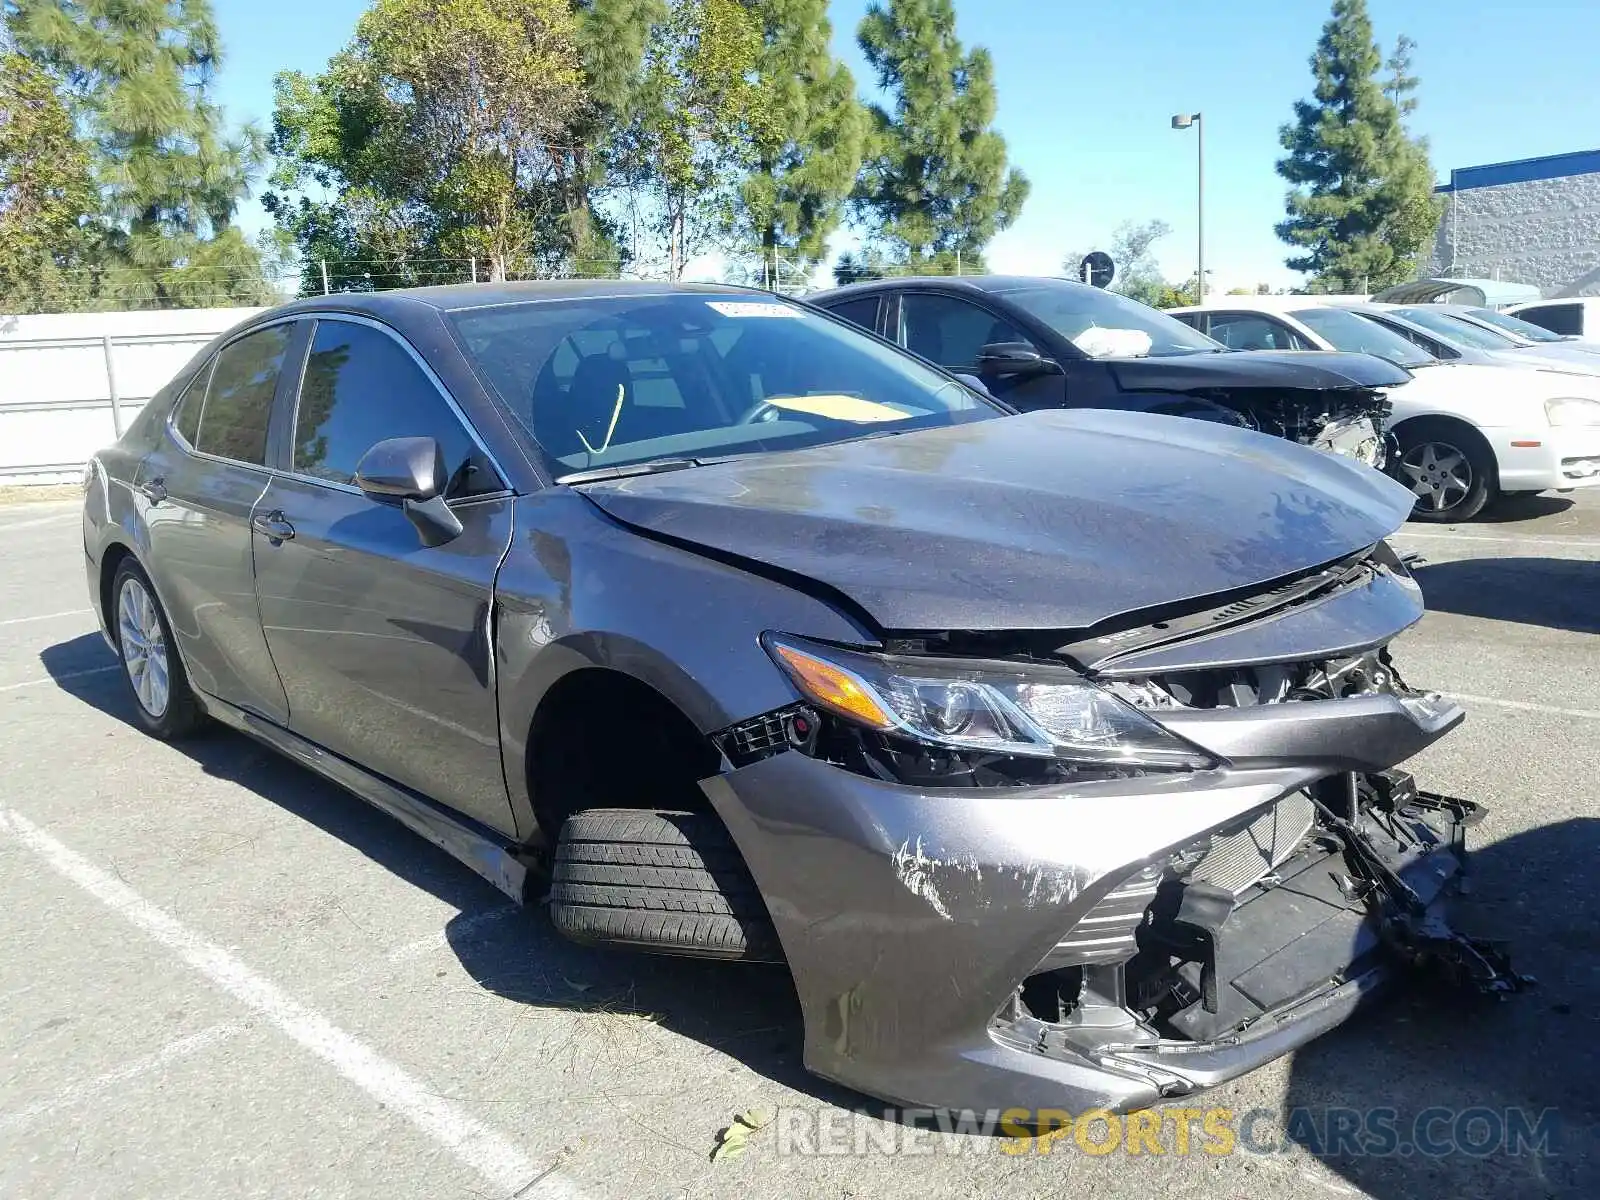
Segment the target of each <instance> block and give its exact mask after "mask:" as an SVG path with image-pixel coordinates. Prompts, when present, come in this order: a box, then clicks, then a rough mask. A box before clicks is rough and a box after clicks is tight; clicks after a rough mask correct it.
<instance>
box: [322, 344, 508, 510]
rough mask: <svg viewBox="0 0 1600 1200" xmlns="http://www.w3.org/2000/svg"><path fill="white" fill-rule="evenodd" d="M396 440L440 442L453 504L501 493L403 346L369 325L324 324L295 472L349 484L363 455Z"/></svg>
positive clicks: (481, 458)
mask: <svg viewBox="0 0 1600 1200" xmlns="http://www.w3.org/2000/svg"><path fill="white" fill-rule="evenodd" d="M395 437H431V438H433V439H434V440H435V441H437V442H438V443H439V445H440V447H441V448H442V449H443V450H444V461H445V466H446V468H447V469H448V470H449V472H450V486H449V489H448V491H447V495H448V496H449V497H451V498H456V497H460V496H471V495H482V494H485V493H488V492H497V491H500V490H501V488H502V487H503V485H502V484H501V482H500V480H499V479H498V478H497V477H496V476H495V473H494V468H493V467H491V466H490V465H489V462H488V460H487V459H486V458H485V457H484V455H483V452H482V451H481V450H479V449H478V447H477V444H476V443H475V442H473V440H472V439H471V437H469V436H468V434H467V431H466V429H465V428H464V427H463V426H462V424H461V421H460V420H459V419H458V418H457V417H456V415H455V413H454V412H452V411H451V409H450V406H449V404H448V403H446V401H445V399H444V397H443V396H442V395H440V394H439V389H438V388H437V387H435V386H434V383H433V380H432V379H430V378H429V377H428V375H427V374H426V372H424V371H423V370H422V368H421V367H419V366H418V365H417V364H416V361H415V360H414V359H413V358H412V357H411V355H410V354H408V353H407V352H406V350H405V348H404V347H402V346H401V345H400V343H399V342H397V341H395V340H394V338H392V337H390V336H389V335H388V334H386V333H384V332H382V331H381V330H378V329H374V328H372V326H370V325H359V324H357V323H356V322H354V321H335V320H320V321H318V322H317V332H316V336H315V337H314V338H313V339H312V341H311V353H310V355H309V356H308V357H307V359H306V370H305V375H304V377H303V378H302V379H301V381H300V402H299V407H298V408H297V409H296V412H295V427H294V469H295V470H296V471H297V472H298V473H300V474H302V475H310V476H313V477H315V478H317V479H327V480H330V481H332V482H334V483H350V482H351V481H352V480H354V478H355V474H356V464H357V463H359V462H360V461H361V456H362V455H363V454H365V453H366V452H367V451H368V450H370V449H372V447H373V446H374V445H376V444H377V443H378V442H381V441H383V440H384V439H385V438H395Z"/></svg>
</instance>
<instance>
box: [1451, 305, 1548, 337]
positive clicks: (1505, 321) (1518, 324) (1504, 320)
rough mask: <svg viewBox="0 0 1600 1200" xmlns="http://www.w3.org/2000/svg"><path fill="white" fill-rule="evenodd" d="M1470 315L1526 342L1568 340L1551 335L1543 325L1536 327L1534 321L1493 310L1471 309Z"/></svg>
mask: <svg viewBox="0 0 1600 1200" xmlns="http://www.w3.org/2000/svg"><path fill="white" fill-rule="evenodd" d="M1467 311H1468V312H1469V313H1471V314H1472V315H1473V317H1474V318H1475V319H1476V320H1479V321H1482V322H1484V323H1485V324H1486V325H1493V326H1494V327H1495V328H1496V329H1503V330H1505V331H1506V332H1507V333H1509V334H1510V335H1511V336H1512V337H1518V338H1521V339H1522V340H1523V341H1525V342H1564V341H1566V340H1567V339H1566V338H1564V337H1562V336H1561V335H1560V334H1559V333H1551V332H1550V331H1549V330H1548V329H1546V328H1545V327H1544V326H1542V325H1535V324H1534V323H1533V322H1532V321H1524V320H1523V319H1522V318H1521V317H1513V316H1511V315H1510V314H1509V313H1503V312H1495V310H1494V309H1492V308H1469V309H1467Z"/></svg>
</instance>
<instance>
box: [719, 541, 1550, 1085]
mask: <svg viewBox="0 0 1600 1200" xmlns="http://www.w3.org/2000/svg"><path fill="white" fill-rule="evenodd" d="M1420 615H1421V603H1420V594H1419V592H1418V590H1417V587H1416V585H1415V583H1414V582H1413V581H1412V580H1411V579H1410V577H1409V574H1408V572H1407V570H1406V568H1405V566H1404V564H1403V563H1402V562H1400V560H1399V559H1398V558H1397V557H1396V556H1395V555H1394V554H1393V552H1392V551H1391V550H1390V549H1389V547H1388V546H1387V545H1386V544H1383V543H1379V544H1378V545H1376V546H1374V547H1371V548H1370V549H1368V550H1366V551H1362V552H1360V553H1357V554H1354V555H1351V556H1349V557H1347V558H1345V559H1341V560H1339V561H1337V562H1333V563H1328V564H1324V565H1323V566H1320V567H1317V568H1314V569H1311V570H1308V571H1305V572H1302V573H1300V574H1299V575H1297V576H1295V577H1293V578H1290V579H1286V580H1279V581H1277V582H1275V583H1273V584H1271V585H1270V586H1267V587H1264V588H1258V589H1254V590H1250V591H1247V592H1245V593H1243V594H1238V595H1231V596H1224V597H1218V598H1216V602H1215V603H1213V604H1212V605H1211V606H1210V607H1208V608H1205V609H1202V610H1199V611H1194V610H1192V609H1183V610H1178V611H1162V612H1154V613H1150V612H1146V613H1144V614H1142V615H1141V616H1139V617H1137V618H1122V619H1118V620H1115V621H1110V622H1107V623H1105V624H1104V625H1102V626H1101V627H1098V628H1094V629H1090V630H1086V631H1083V632H1082V633H1080V634H1078V635H1076V636H1074V637H1073V638H1072V639H1071V640H1068V641H1062V639H1061V638H1060V637H1059V636H1058V637H1056V638H1054V639H1051V638H1049V637H1048V635H1045V634H1042V633H1038V634H1029V635H1027V636H1026V637H1021V638H1012V639H1010V640H1009V647H1008V639H1007V638H1006V637H1005V636H1004V635H996V634H987V633H985V634H976V633H973V634H954V633H950V634H937V635H918V636H908V637H902V638H898V639H892V640H890V642H889V643H888V644H887V645H886V647H885V649H884V652H871V653H869V652H864V651H861V650H859V649H850V648H842V647H828V646H824V645H821V644H818V643H806V642H803V641H801V640H798V639H790V638H781V637H780V638H775V639H770V644H769V646H768V649H769V651H770V652H772V653H773V656H774V659H775V661H777V662H778V663H779V665H780V666H782V667H783V668H784V669H785V670H786V671H788V672H789V673H790V675H791V678H793V679H794V680H795V682H796V686H797V691H798V693H799V695H800V697H801V699H799V700H798V701H797V702H796V703H795V704H794V705H792V706H790V707H789V708H786V709H783V710H779V711H776V712H773V713H769V714H765V715H764V716H763V717H761V718H757V719H756V720H754V721H748V722H743V723H741V725H739V726H737V727H734V728H732V729H729V730H726V731H723V732H722V733H721V734H720V735H719V736H718V739H717V742H718V745H719V747H720V748H721V749H722V750H723V753H724V755H725V757H726V760H727V764H728V767H729V769H728V770H727V771H725V772H724V774H722V775H721V776H719V777H717V778H716V779H714V780H711V781H708V782H707V785H706V788H707V794H708V796H709V797H710V799H711V801H712V803H713V804H714V805H715V806H716V807H717V809H718V811H719V812H720V813H721V814H722V815H723V817H724V819H725V821H726V822H727V824H728V826H729V828H730V829H731V830H732V831H733V833H734V835H735V837H736V839H737V840H738V841H739V843H740V845H741V848H742V849H743V850H744V852H745V855H746V858H747V860H748V861H749V864H750V866H751V869H752V871H753V873H754V874H755V876H756V878H757V880H758V882H759V883H760V885H761V888H762V891H763V894H764V895H765V896H766V898H767V902H768V908H769V910H770V911H771V913H772V916H773V919H774V922H775V924H776V925H777V927H778V932H779V936H780V939H781V940H782V942H783V946H784V950H785V955H786V957H787V959H788V961H789V964H790V968H791V970H792V971H793V973H794V978H795V983H796V988H797V991H798V993H799V995H800V999H801V1004H802V1008H803V1010H804V1012H805V1019H806V1061H807V1065H808V1066H809V1067H811V1069H812V1070H814V1071H817V1072H818V1073H819V1074H822V1075H825V1076H828V1077H830V1078H833V1079H837V1080H839V1081H841V1082H844V1083H846V1084H849V1085H851V1086H853V1087H856V1088H859V1089H861V1090H863V1091H867V1092H872V1093H874V1094H877V1095H880V1096H884V1097H887V1098H890V1099H894V1100H899V1101H905V1102H910V1103H916V1104H932V1105H935V1106H951V1107H980V1108H981V1107H987V1106H993V1107H999V1108H1005V1107H1014V1106H1020V1107H1065V1108H1068V1109H1072V1110H1074V1111H1077V1110H1080V1109H1083V1108H1089V1107H1105V1108H1111V1109H1128V1108H1135V1107H1140V1106H1143V1105H1146V1104H1149V1103H1153V1102H1155V1101H1156V1100H1159V1099H1161V1098H1163V1097H1171V1096H1178V1095H1184V1094H1187V1093H1189V1092H1193V1091H1196V1090H1198V1089H1201V1088H1205V1087H1210V1086H1213V1085H1215V1084H1217V1083H1220V1082H1222V1081H1224V1080H1226V1079H1230V1078H1233V1077H1236V1076H1238V1075H1240V1074H1243V1073H1245V1072H1247V1071H1250V1070H1252V1069H1254V1068H1255V1067H1257V1066H1260V1065H1261V1064H1263V1063H1265V1062H1267V1061H1269V1060H1271V1059H1272V1058H1275V1057H1277V1056H1278V1055H1281V1054H1283V1053H1285V1052H1286V1051H1288V1050H1290V1049H1293V1048H1294V1047H1295V1046H1298V1045H1301V1044H1303V1043H1304V1042H1305V1041H1307V1040H1309V1039H1310V1038H1312V1037H1315V1036H1317V1035H1318V1034H1320V1033H1321V1032H1323V1031H1325V1030H1326V1029H1328V1028H1331V1027H1332V1026H1333V1025H1335V1024H1337V1023H1338V1022H1339V1021H1342V1020H1343V1019H1344V1018H1345V1017H1346V1016H1348V1015H1349V1014H1350V1013H1351V1012H1352V1011H1353V1010H1354V1009H1355V1007H1356V1006H1357V1005H1358V1004H1359V1003H1360V1002H1361V1001H1362V1000H1364V999H1365V998H1366V997H1367V996H1369V995H1370V994H1372V993H1373V992H1374V991H1375V990H1376V989H1377V988H1378V987H1379V986H1380V985H1381V984H1382V983H1383V982H1385V981H1386V980H1388V979H1390V978H1392V977H1393V976H1394V975H1395V974H1396V973H1397V971H1399V970H1404V969H1408V968H1421V969H1425V970H1428V971H1430V972H1433V973H1435V974H1438V975H1440V976H1441V977H1443V978H1446V979H1449V980H1453V981H1455V982H1457V983H1459V984H1461V985H1463V986H1465V987H1468V988H1471V989H1473V990H1475V991H1478V992H1484V993H1490V994H1500V993H1505V992H1510V991H1515V990H1517V989H1519V988H1520V987H1521V986H1522V985H1523V983H1524V979H1523V978H1522V977H1521V976H1519V975H1517V974H1516V973H1515V972H1514V971H1512V970H1511V968H1510V966H1509V964H1508V962H1507V960H1506V958H1505V957H1504V955H1503V954H1501V953H1500V952H1499V951H1498V950H1496V949H1495V948H1493V947H1491V946H1488V945H1486V944H1484V943H1481V942H1479V941H1476V940H1473V939H1471V938H1468V937H1466V936H1464V935H1462V934H1460V933H1458V932H1456V931H1455V930H1453V929H1452V928H1451V927H1450V926H1449V924H1448V923H1447V921H1446V918H1445V908H1446V904H1447V902H1448V900H1449V898H1450V897H1451V895H1452V894H1453V893H1454V892H1455V891H1456V890H1458V889H1459V887H1460V884H1461V883H1462V881H1463V879H1464V877H1465V874H1466V869H1467V863H1468V859H1467V854H1466V850H1465V830H1466V829H1467V828H1468V827H1469V826H1470V825H1472V824H1473V823H1474V822H1475V821H1476V820H1477V819H1478V817H1479V816H1480V810H1479V809H1478V807H1477V806H1476V805H1474V804H1471V803H1469V802H1466V801H1461V800H1455V799H1451V798H1448V797H1444V796H1439V795H1435V794H1432V793H1428V792H1424V791H1421V790H1419V789H1418V788H1417V787H1416V785H1415V783H1414V782H1413V781H1412V779H1411V777H1410V776H1409V775H1407V774H1406V773H1404V772H1403V771H1399V770H1397V769H1395V768H1396V764H1398V763H1400V762H1403V761H1404V760H1405V759H1407V758H1410V757H1411V756H1413V755H1414V754H1416V753H1417V752H1418V751H1419V750H1421V749H1423V748H1424V747H1426V746H1427V745H1429V744H1431V743H1432V742H1434V741H1436V740H1437V739H1438V738H1440V737H1442V736H1444V735H1445V734H1446V733H1448V732H1449V731H1450V730H1451V729H1453V728H1455V727H1456V726H1457V725H1458V724H1459V723H1460V722H1461V720H1462V719H1463V716H1464V714H1463V713H1462V711H1461V709H1460V708H1459V707H1457V706H1456V705H1454V704H1453V703H1452V702H1450V701H1448V700H1446V699H1444V698H1443V697H1441V696H1440V695H1438V694H1437V693H1433V692H1427V691H1421V690H1417V689H1415V688H1412V687H1410V686H1409V685H1408V684H1407V683H1406V682H1405V681H1404V679H1403V678H1402V677H1401V675H1400V673H1399V671H1398V669H1397V667H1396V665H1395V662H1394V659H1393V656H1392V654H1391V651H1390V642H1391V641H1392V640H1393V638H1394V637H1395V635H1396V634H1398V633H1400V632H1401V631H1403V630H1404V629H1405V628H1407V627H1408V626H1409V625H1410V624H1412V623H1413V622H1414V621H1415V620H1417V619H1418V618H1419V617H1420ZM1008 648H1009V650H1010V653H1009V654H1007V653H1006V651H1007V649H1008ZM1074 680H1075V681H1076V682H1075V683H1074V682H1073V681H1074Z"/></svg>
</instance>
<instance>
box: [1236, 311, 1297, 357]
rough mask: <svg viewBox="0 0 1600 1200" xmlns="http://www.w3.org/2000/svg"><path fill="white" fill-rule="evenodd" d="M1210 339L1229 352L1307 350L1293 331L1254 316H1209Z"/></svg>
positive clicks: (1239, 314) (1252, 314)
mask: <svg viewBox="0 0 1600 1200" xmlns="http://www.w3.org/2000/svg"><path fill="white" fill-rule="evenodd" d="M1211 336H1212V337H1214V338H1216V339H1217V341H1219V342H1221V343H1222V344H1223V345H1224V346H1227V347H1228V348H1229V349H1230V350H1309V349H1310V348H1311V347H1310V345H1309V344H1308V343H1307V342H1306V341H1305V340H1304V339H1303V338H1300V337H1298V336H1296V335H1295V333H1294V331H1293V330H1291V329H1289V328H1288V327H1287V326H1284V325H1280V324H1278V322H1276V321H1273V320H1269V319H1268V318H1266V317H1262V316H1258V315H1256V314H1255V313H1212V314H1211Z"/></svg>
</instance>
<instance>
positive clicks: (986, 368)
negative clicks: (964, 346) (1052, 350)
mask: <svg viewBox="0 0 1600 1200" xmlns="http://www.w3.org/2000/svg"><path fill="white" fill-rule="evenodd" d="M978 370H979V371H980V372H982V373H983V374H985V375H1013V376H1016V375H1022V376H1029V375H1053V374H1056V373H1057V372H1059V371H1060V370H1061V368H1060V367H1059V366H1057V365H1056V363H1055V362H1054V361H1052V360H1051V359H1048V358H1046V357H1045V356H1044V355H1042V354H1040V353H1039V352H1038V351H1037V350H1035V349H1034V348H1033V347H1032V346H1030V345H1028V343H1027V342H990V343H989V344H988V345H987V346H985V347H984V348H983V349H982V350H979V351H978Z"/></svg>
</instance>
